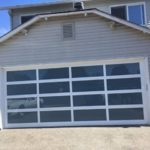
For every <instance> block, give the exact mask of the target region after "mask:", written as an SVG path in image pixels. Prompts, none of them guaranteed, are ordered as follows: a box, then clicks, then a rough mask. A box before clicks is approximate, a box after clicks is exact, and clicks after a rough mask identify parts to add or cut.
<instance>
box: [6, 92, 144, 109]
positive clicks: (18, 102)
mask: <svg viewBox="0 0 150 150" xmlns="http://www.w3.org/2000/svg"><path fill="white" fill-rule="evenodd" d="M135 104H143V101H142V93H122V94H121V93H119V94H108V105H135ZM73 106H74V107H81V106H105V95H104V94H94V95H76V96H73ZM53 107H71V100H70V96H51V97H40V108H53ZM7 108H8V109H29V108H37V98H35V97H28V98H10V99H7Z"/></svg>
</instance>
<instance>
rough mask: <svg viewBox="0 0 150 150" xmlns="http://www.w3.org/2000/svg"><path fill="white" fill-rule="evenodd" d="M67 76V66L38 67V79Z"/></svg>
mask: <svg viewBox="0 0 150 150" xmlns="http://www.w3.org/2000/svg"><path fill="white" fill-rule="evenodd" d="M63 78H69V68H52V69H40V70H39V79H40V80H43V79H63Z"/></svg>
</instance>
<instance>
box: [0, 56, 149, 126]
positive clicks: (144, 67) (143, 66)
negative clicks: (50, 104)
mask: <svg viewBox="0 0 150 150" xmlns="http://www.w3.org/2000/svg"><path fill="white" fill-rule="evenodd" d="M128 63H139V64H140V72H141V73H140V74H139V75H123V76H117V77H115V76H112V77H108V76H106V65H111V64H128ZM92 65H103V70H104V76H103V77H87V78H86V79H85V78H78V79H73V78H72V77H71V68H72V67H78V66H79V67H80V66H92ZM64 67H69V78H68V79H62V80H61V82H65V81H69V86H70V88H69V90H70V97H71V107H69V108H61V109H60V108H44V109H43V108H42V109H43V110H44V111H46V110H47V111H49V110H51V111H52V110H53V111H57V110H71V122H52V123H49V122H43V123H40V122H39V120H40V118H39V116H40V114H39V113H40V111H39V110H41V111H43V110H42V109H41V108H39V102H37V107H38V108H37V109H35V110H34V112H36V111H38V117H37V120H38V123H22V124H21V123H17V124H16V123H12V124H9V123H8V120H7V119H6V118H7V99H8V98H11V96H7V85H13V84H26V83H31V81H19V82H16V83H15V82H11V83H6V82H7V79H6V73H7V71H19V70H20V71H21V70H31V69H35V70H36V77H37V78H38V69H47V68H64ZM4 70H5V71H4V73H3V77H1V79H2V78H5V79H4V80H5V81H4V83H3V84H4V88H1V90H2V91H3V92H4V95H2V97H3V98H4V100H5V103H2V106H4V107H3V108H5V110H2V113H3V121H4V122H5V123H3V126H4V128H18V127H51V126H93V125H135V124H147V123H148V119H149V118H148V113H149V112H148V100H149V92H148V86H149V82H147V81H149V76H148V59H147V58H130V59H115V60H106V61H88V62H77V63H66V64H55V65H54V64H44V65H43V64H42V65H31V66H18V67H17V66H16V67H7V68H5V69H4ZM129 77H131V78H136V77H137V78H138V77H141V90H135V92H136V91H142V98H143V104H140V105H134V106H127V105H124V106H120V105H119V106H109V105H108V93H120V91H108V90H107V80H108V79H117V78H118V79H121V78H129ZM96 79H99V80H100V79H102V80H104V91H102V92H99V91H98V92H92V94H96V93H99V94H100V93H101V94H104V95H105V101H106V106H93V107H91V106H90V107H89V108H88V107H87V106H86V107H82V108H75V107H73V95H81V94H82V93H80V92H77V93H73V91H72V82H73V81H88V80H96ZM54 81H55V82H57V81H60V80H59V79H58V80H57V79H55V80H53V81H52V82H54ZM47 82H49V80H45V81H40V80H38V79H36V80H35V81H32V83H35V84H37V89H38V90H37V91H39V83H47ZM133 91H134V90H133ZM126 92H127V91H126ZM126 92H125V93H126ZM129 92H130V91H129ZM86 94H88V92H86ZM52 95H55V96H58V95H63V94H58V95H57V94H52ZM65 95H66V94H64V96H65ZM83 95H84V94H83ZM26 96H27V97H31V96H28V95H26ZM33 96H35V97H38V98H37V101H39V97H40V96H41V95H40V94H39V92H38V93H37V94H34V95H33ZM12 97H13V98H15V96H12ZM17 97H18V98H19V97H22V96H16V98H17ZM141 107H142V108H144V120H120V121H116V120H115V121H114V120H111V121H110V120H109V115H108V110H109V109H110V108H112V109H113V108H141ZM87 109H88V110H89V109H92V110H93V109H106V117H107V119H106V121H73V120H74V115H73V111H74V110H87ZM29 111H32V110H31V109H29V110H28V109H26V110H24V111H22V110H17V109H16V110H8V112H13V113H16V112H29ZM4 118H5V120H4Z"/></svg>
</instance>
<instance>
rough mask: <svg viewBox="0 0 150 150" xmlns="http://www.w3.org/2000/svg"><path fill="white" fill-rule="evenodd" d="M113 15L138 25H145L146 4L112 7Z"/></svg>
mask: <svg viewBox="0 0 150 150" xmlns="http://www.w3.org/2000/svg"><path fill="white" fill-rule="evenodd" d="M111 14H112V15H113V16H116V17H118V18H122V19H125V20H128V21H130V22H132V23H135V24H138V25H145V22H146V21H145V5H144V3H135V4H126V5H119V6H112V7H111Z"/></svg>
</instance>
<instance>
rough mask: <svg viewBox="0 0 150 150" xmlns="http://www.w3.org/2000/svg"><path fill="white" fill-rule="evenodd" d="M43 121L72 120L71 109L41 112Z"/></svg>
mask: <svg viewBox="0 0 150 150" xmlns="http://www.w3.org/2000/svg"><path fill="white" fill-rule="evenodd" d="M40 118H41V122H65V121H71V111H43V112H40Z"/></svg>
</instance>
